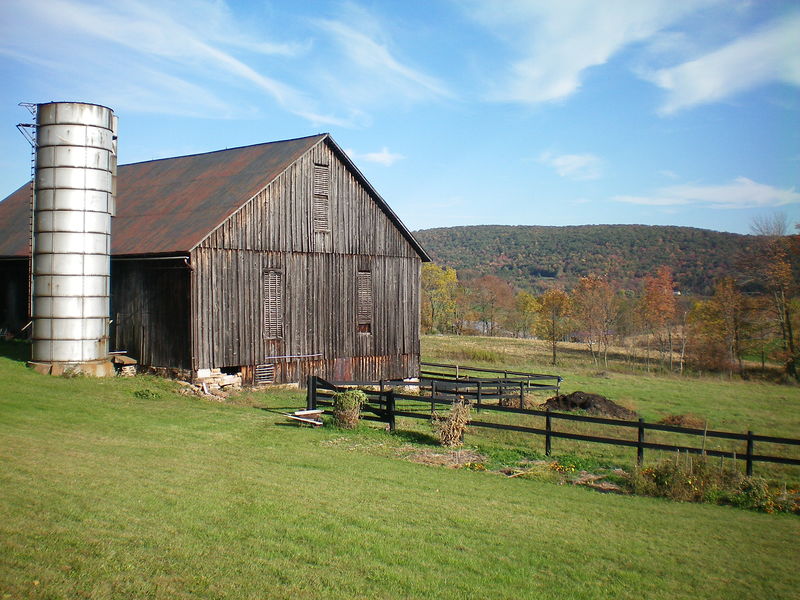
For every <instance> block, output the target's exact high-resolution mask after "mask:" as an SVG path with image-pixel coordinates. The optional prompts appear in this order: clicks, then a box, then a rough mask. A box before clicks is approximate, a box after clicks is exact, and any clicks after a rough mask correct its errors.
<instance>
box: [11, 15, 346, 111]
mask: <svg viewBox="0 0 800 600" xmlns="http://www.w3.org/2000/svg"><path fill="white" fill-rule="evenodd" d="M4 13H5V16H6V17H9V16H13V17H15V18H6V19H5V25H4V26H0V27H2V29H0V53H2V54H5V55H6V56H14V55H19V54H22V55H26V56H29V57H31V58H30V59H29V60H37V57H39V60H41V58H42V57H44V58H46V59H47V60H50V61H53V62H57V63H58V67H59V70H60V71H59V74H60V75H61V76H62V77H65V78H69V77H74V76H75V75H77V74H79V73H80V74H81V75H82V77H84V78H87V79H88V80H89V81H92V80H97V79H100V78H102V80H103V82H104V83H105V88H106V89H109V88H110V91H111V93H112V94H113V93H114V92H113V90H114V89H115V88H116V87H117V86H118V87H121V88H125V89H127V90H128V93H129V95H131V96H132V97H134V98H136V97H138V98H139V99H140V100H141V99H142V98H147V99H149V100H150V101H151V104H150V105H149V106H143V105H141V104H139V103H133V104H131V103H130V102H127V103H126V105H130V108H131V109H133V110H137V109H144V110H149V111H151V112H166V113H172V112H175V108H176V106H175V105H176V104H177V105H181V104H182V103H185V104H187V105H191V104H192V101H193V102H194V111H192V114H194V116H196V113H197V112H202V111H203V110H204V109H205V110H206V113H207V114H205V116H208V117H213V116H230V115H231V114H232V113H234V112H235V111H236V108H237V107H235V106H234V103H232V102H226V101H224V100H223V99H222V98H221V97H220V94H219V93H214V92H211V91H209V90H210V89H211V88H214V87H219V85H218V84H219V82H220V81H223V82H230V83H232V84H234V85H238V86H252V87H254V88H255V89H257V90H260V91H261V92H262V93H263V94H265V95H266V96H267V97H269V98H271V99H272V100H273V101H274V102H275V103H276V104H277V105H278V106H280V107H281V108H282V109H283V110H286V111H287V112H290V113H293V114H295V115H298V116H300V117H303V118H305V119H307V120H309V121H311V122H314V123H324V124H337V125H343V124H346V122H347V121H346V120H345V119H342V118H339V117H334V116H331V115H326V114H323V113H322V112H321V111H320V110H319V108H318V106H317V103H316V102H315V101H314V100H313V99H312V97H310V96H309V95H308V94H306V93H304V92H303V91H301V90H299V89H297V88H295V87H293V86H292V85H290V84H288V83H286V82H284V81H280V80H278V79H276V78H274V77H270V76H268V75H265V74H264V73H262V72H261V71H260V70H259V69H257V68H255V67H254V66H251V64H248V62H246V61H245V60H244V59H241V58H237V57H236V56H234V54H233V53H232V52H231V49H236V48H238V49H246V50H247V51H249V52H251V53H252V52H255V53H258V54H261V55H278V56H283V57H286V56H291V55H293V54H295V53H298V52H301V51H302V45H296V44H292V43H281V42H272V41H269V40H263V39H259V38H255V37H251V36H249V35H248V34H246V33H245V31H244V29H245V28H244V27H243V26H242V24H241V23H237V22H236V21H235V20H234V19H233V17H232V16H231V14H230V12H229V10H228V8H227V5H226V4H225V3H224V2H215V1H211V0H194V1H193V2H191V3H171V2H163V3H160V4H154V3H145V2H140V1H138V0H116V1H115V2H113V3H108V4H96V3H91V2H84V1H81V0H47V1H44V0H25V1H24V2H22V1H20V0H5V3H4ZM23 21H24V22H23ZM32 22H34V23H36V27H37V35H38V36H40V37H42V38H45V39H47V40H48V43H47V44H38V45H37V44H31V43H30V40H29V39H28V37H27V36H28V35H29V29H30V28H29V26H28V25H29V24H30V23H32ZM54 50H55V52H54ZM125 66H127V67H128V69H132V71H131V70H128V69H125V68H124V67H125ZM148 75H149V76H148ZM134 76H136V77H138V79H134ZM209 80H211V81H214V82H215V84H216V85H208V83H209ZM137 90H138V91H137ZM198 90H202V93H196V92H197V91H198ZM176 92H177V93H180V92H183V93H182V94H181V95H180V96H179V97H178V98H176ZM123 102H125V100H124V98H123ZM204 103H205V104H204ZM223 105H225V106H227V108H228V110H225V111H220V107H221V106H223Z"/></svg>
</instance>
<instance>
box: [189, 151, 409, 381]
mask: <svg viewBox="0 0 800 600" xmlns="http://www.w3.org/2000/svg"><path fill="white" fill-rule="evenodd" d="M315 164H327V165H329V166H330V186H329V198H328V200H329V202H328V204H329V210H330V220H329V229H330V231H328V232H318V231H315V230H314V211H313V191H314V188H313V185H314V184H313V179H314V165H315ZM317 216H318V215H317ZM191 262H192V266H193V271H192V273H193V275H192V276H193V280H192V281H193V289H194V294H193V299H192V302H193V304H192V311H193V315H194V318H193V323H192V327H193V332H192V337H193V340H194V343H193V366H194V368H207V367H229V366H252V365H257V364H263V363H275V364H276V369H277V373H276V375H277V380H279V381H289V380H295V381H296V380H298V379H299V378H301V377H302V376H303V375H305V374H306V373H308V372H316V373H318V374H322V375H327V376H330V377H333V376H335V375H336V373H339V374H340V375H339V376H343V375H344V374H347V375H349V376H352V377H364V378H378V377H399V376H408V375H411V374H416V371H417V369H418V362H419V292H420V290H419V281H420V279H419V277H420V264H421V260H420V257H419V255H418V254H417V253H416V251H415V250H414V248H413V247H412V246H411V245H410V244H409V242H408V241H407V240H406V239H405V238H404V237H403V235H402V233H401V232H400V231H399V230H398V229H397V227H395V225H394V224H393V223H392V222H391V221H390V219H389V218H388V217H387V216H386V214H384V213H383V211H381V209H380V207H379V206H378V205H377V204H376V202H375V201H374V200H373V198H372V197H371V196H370V194H369V192H368V191H367V190H366V189H365V188H364V187H363V186H362V185H361V184H360V183H359V181H358V180H357V179H356V177H355V176H354V175H353V174H352V173H351V172H350V171H349V170H348V169H347V167H346V165H345V164H344V163H343V162H342V161H340V160H339V159H338V158H337V157H336V155H335V154H334V152H333V151H332V149H331V148H330V147H329V146H328V145H327V144H325V143H321V144H319V145H318V146H316V147H315V148H314V149H312V150H311V151H310V152H309V153H307V154H306V155H305V156H303V157H302V158H301V159H300V160H298V161H297V162H296V163H295V164H294V165H293V166H291V167H290V168H289V169H288V170H287V171H286V172H285V173H283V174H282V175H281V176H279V177H278V178H277V179H276V180H275V181H273V182H272V184H270V185H269V186H268V187H267V188H266V189H265V190H263V191H262V192H261V193H260V194H258V196H257V197H256V198H254V199H253V200H252V201H250V202H248V203H247V204H246V205H245V206H244V207H243V208H242V209H241V210H240V211H238V212H237V213H236V214H234V215H233V216H232V217H231V218H230V219H228V220H227V221H226V222H225V223H224V224H223V225H222V226H220V227H219V228H218V229H217V230H216V231H214V232H213V233H212V234H211V235H210V236H209V237H208V238H207V239H206V240H205V241H204V242H203V243H202V244H201V245H200V246H199V247H198V248H196V249H195V250H194V251H193V252H192V256H191ZM271 269H272V270H280V271H281V273H282V279H283V286H284V311H285V314H284V323H283V337H282V339H277V340H269V339H265V336H264V295H263V294H264V292H263V274H264V272H265V271H267V270H271ZM359 271H370V272H371V274H372V275H371V280H372V292H373V298H372V300H373V307H374V309H373V311H374V316H373V322H372V324H371V332H370V333H363V332H362V333H360V332H359V331H358V327H357V321H358V319H357V314H356V313H357V308H358V305H357V278H358V275H357V274H358V272H359ZM287 355H292V356H295V355H320V356H318V357H316V356H315V357H312V358H307V359H299V360H295V359H287V360H282V359H272V358H270V357H282V356H287Z"/></svg>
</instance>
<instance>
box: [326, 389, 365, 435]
mask: <svg viewBox="0 0 800 600" xmlns="http://www.w3.org/2000/svg"><path fill="white" fill-rule="evenodd" d="M366 401H367V395H366V394H365V393H364V392H362V391H361V390H347V391H346V392H338V393H336V394H334V395H333V421H334V423H336V426H337V427H341V428H342V429H355V428H356V426H358V419H359V417H360V416H361V407H362V406H363V405H364V403H366Z"/></svg>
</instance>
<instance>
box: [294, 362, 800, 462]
mask: <svg viewBox="0 0 800 600" xmlns="http://www.w3.org/2000/svg"><path fill="white" fill-rule="evenodd" d="M410 385H417V384H410V383H408V382H405V381H379V382H374V381H373V382H364V381H340V382H335V383H332V382H329V381H325V380H324V379H321V378H319V377H316V376H313V375H312V376H310V377H309V379H308V390H307V407H308V408H309V409H317V408H319V407H321V406H330V405H332V404H333V395H334V394H335V393H337V392H340V391H343V390H345V389H348V388H352V387H361V388H362V389H363V388H367V389H363V391H364V393H365V394H366V395H367V404H366V405H365V406H364V408H363V410H364V411H366V412H369V413H372V415H371V416H370V415H365V416H364V417H362V418H364V419H366V420H369V421H381V422H385V423H388V424H389V428H390V429H391V430H392V431H394V429H395V428H396V419H397V417H405V418H410V419H425V420H430V419H431V418H432V417H433V414H434V412H435V410H436V406H437V405H447V406H449V405H450V404H451V403H452V401H453V398H454V396H453V394H452V393H441V391H440V390H437V388H436V386H433V387H432V388H431V389H430V390H429V391H430V395H429V396H418V395H411V394H402V393H398V392H397V391H395V389H394V387H401V386H410ZM387 386H392V387H389V388H388V389H387ZM426 391H428V390H426ZM473 393H474V394H475V399H476V402H475V407H476V409H477V411H478V412H479V413H480V412H481V411H493V412H498V413H511V414H520V415H528V416H534V417H543V418H544V420H545V426H544V428H541V427H529V426H526V425H512V424H507V423H492V422H489V421H480V420H472V421H470V426H471V427H483V428H489V429H501V430H506V431H516V432H520V433H527V434H532V435H541V436H544V438H545V455H547V456H550V453H551V446H552V439H553V438H561V439H569V440H578V441H584V442H592V443H598V444H609V445H613V446H623V447H630V448H636V458H637V462H638V463H639V464H640V465H641V464H643V462H644V451H645V450H661V451H667V452H686V453H690V454H704V455H708V456H718V457H725V458H731V459H734V460H743V461H745V463H746V472H747V474H748V475H752V474H753V463H754V462H766V463H775V464H784V465H800V459H798V458H790V457H785V456H772V455H765V454H756V453H755V442H760V443H767V444H782V445H789V446H800V439H794V438H784V437H775V436H767V435H756V434H754V433H753V432H752V431H748V432H747V433H735V432H730V431H715V430H707V429H696V428H691V427H679V426H676V425H662V424H659V423H646V422H645V421H644V419H639V420H638V421H625V420H618V419H609V418H605V417H590V416H585V415H574V414H568V413H559V412H552V411H550V410H549V409H548V410H538V409H528V408H524V407H522V405H520V407H519V408H515V407H510V406H499V405H497V404H485V403H483V400H485V399H488V398H500V397H505V396H498V395H492V394H489V395H482V394H481V392H480V388H478V390H477V391H474V392H473V391H468V392H466V393H465V392H463V391H462V392H459V395H471V394H473ZM398 400H402V401H405V402H408V403H412V406H413V404H414V403H416V404H419V405H425V407H426V409H427V410H426V411H425V412H416V411H413V410H402V409H398V408H397V401H398ZM325 412H326V413H328V414H330V411H325ZM557 421H577V422H582V423H590V424H593V425H601V426H609V427H617V428H623V429H635V430H636V432H637V436H636V440H628V439H623V438H615V437H606V436H599V435H586V434H581V433H573V432H569V431H557V430H556V429H554V428H553V424H554V422H557ZM647 431H663V432H669V433H677V434H683V435H689V436H699V437H702V438H703V445H702V447H700V448H698V447H696V446H684V445H678V444H663V443H658V442H650V441H647V440H646V435H645V432H647ZM707 438H718V439H726V440H735V441H741V442H745V449H744V452H735V451H730V450H714V449H706V448H705V440H706V439H707Z"/></svg>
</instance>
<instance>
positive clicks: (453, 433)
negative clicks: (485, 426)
mask: <svg viewBox="0 0 800 600" xmlns="http://www.w3.org/2000/svg"><path fill="white" fill-rule="evenodd" d="M469 421H470V401H469V400H467V399H465V398H464V397H463V396H459V397H458V398H457V399H455V400H453V404H452V406H450V411H449V412H448V413H447V415H441V414H438V413H437V414H434V415H433V428H434V430H435V431H436V434H437V435H438V436H439V442H440V443H441V444H442V446H447V447H449V448H456V447H458V446H461V445H462V444H463V443H464V432H465V431H466V429H467V425H468V424H469Z"/></svg>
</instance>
